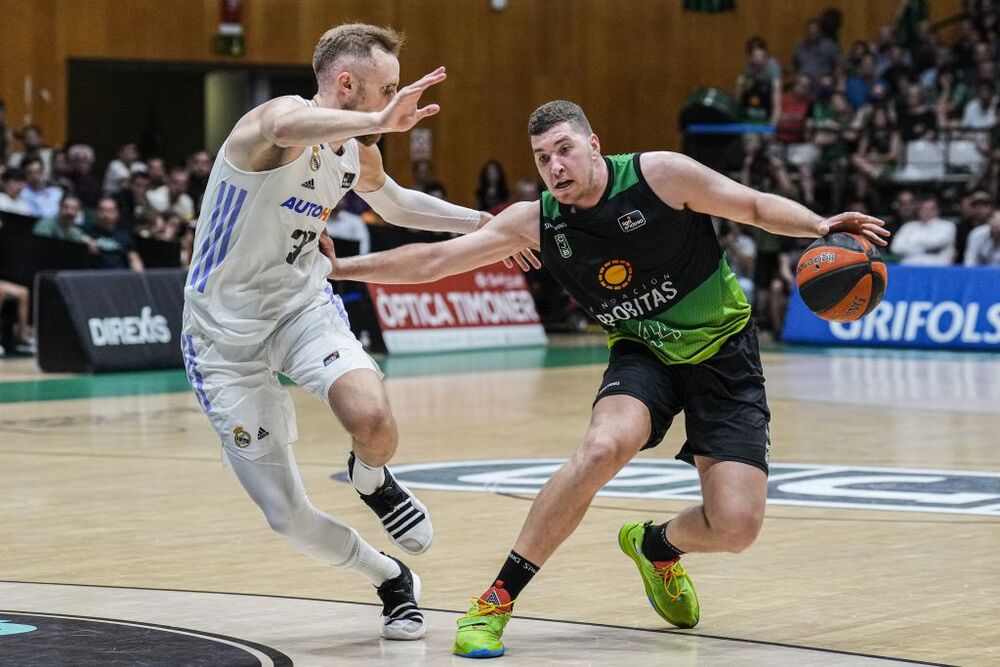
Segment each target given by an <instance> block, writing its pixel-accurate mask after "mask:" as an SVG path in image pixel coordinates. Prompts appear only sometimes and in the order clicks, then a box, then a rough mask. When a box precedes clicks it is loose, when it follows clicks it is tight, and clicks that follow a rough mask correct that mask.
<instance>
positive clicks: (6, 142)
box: [0, 100, 14, 167]
mask: <svg viewBox="0 0 1000 667" xmlns="http://www.w3.org/2000/svg"><path fill="white" fill-rule="evenodd" d="M13 146H14V133H13V132H12V131H11V129H10V127H8V126H7V105H6V104H5V103H4V101H3V100H0V167H3V165H5V164H7V160H9V159H10V151H11V150H12V149H13Z"/></svg>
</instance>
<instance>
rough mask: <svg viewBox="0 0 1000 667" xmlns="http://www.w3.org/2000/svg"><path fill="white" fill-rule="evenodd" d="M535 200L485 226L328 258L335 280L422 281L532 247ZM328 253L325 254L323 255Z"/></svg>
mask: <svg viewBox="0 0 1000 667" xmlns="http://www.w3.org/2000/svg"><path fill="white" fill-rule="evenodd" d="M538 215H539V208H538V202H519V203H517V204H513V205H511V206H510V207H508V208H506V209H504V210H503V211H502V212H501V213H500V214H499V215H498V216H497V217H495V218H493V220H491V221H490V223H489V224H488V225H486V226H485V227H482V228H480V229H478V230H476V231H475V232H472V233H471V234H468V235H466V236H460V237H458V238H454V239H450V240H448V241H442V242H440V243H413V244H410V245H405V246H402V247H400V248H393V249H392V250H386V251H384V252H376V253H372V254H368V255H359V256H356V257H347V258H343V259H341V258H338V257H332V256H331V257H330V262H331V264H332V265H333V270H332V271H331V272H330V277H331V278H334V279H336V280H358V281H364V282H380V283H402V284H411V283H427V282H433V281H435V280H438V279H440V278H444V277H445V276H450V275H454V274H456V273H462V272H464V271H471V270H472V269H475V268H477V267H480V266H486V265H487V264H492V263H494V262H497V261H500V260H501V259H504V258H506V257H509V256H510V255H512V254H513V253H515V252H517V251H519V250H521V249H522V248H526V247H531V248H537V247H538ZM328 256H329V255H328Z"/></svg>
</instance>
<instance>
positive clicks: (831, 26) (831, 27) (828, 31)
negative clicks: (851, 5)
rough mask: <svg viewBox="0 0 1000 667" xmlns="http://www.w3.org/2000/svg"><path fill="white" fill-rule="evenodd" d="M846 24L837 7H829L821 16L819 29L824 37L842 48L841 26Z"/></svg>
mask: <svg viewBox="0 0 1000 667" xmlns="http://www.w3.org/2000/svg"><path fill="white" fill-rule="evenodd" d="M843 23H844V15H843V14H841V13H840V10H839V9H837V8H836V7H827V8H826V9H824V10H823V13H822V14H820V15H819V29H820V30H821V31H822V32H823V36H824V37H826V38H827V39H830V40H833V43H834V44H837V45H838V48H839V46H840V26H841V25H843Z"/></svg>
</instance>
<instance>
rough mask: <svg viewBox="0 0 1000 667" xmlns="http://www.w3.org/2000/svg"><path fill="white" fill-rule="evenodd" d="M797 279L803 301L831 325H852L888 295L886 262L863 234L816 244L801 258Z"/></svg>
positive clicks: (836, 235) (834, 236)
mask: <svg viewBox="0 0 1000 667" xmlns="http://www.w3.org/2000/svg"><path fill="white" fill-rule="evenodd" d="M795 279H796V283H798V286H799V294H800V295H801V296H802V301H804V302H805V304H806V306H808V307H809V310H811V311H812V312H813V313H815V314H816V315H818V316H819V317H822V318H823V319H824V320H830V321H831V322H853V321H854V320H857V319H860V318H862V317H864V316H865V315H867V314H868V313H870V312H871V311H872V310H874V309H875V306H877V305H878V304H879V302H881V301H882V295H883V294H884V293H885V286H886V270H885V262H883V261H882V256H881V255H879V252H878V249H876V248H875V246H874V245H873V244H872V243H871V242H870V241H869V240H868V239H866V238H865V237H863V236H861V235H860V234H847V233H844V232H834V233H832V234H827V235H826V236H824V237H823V238H821V239H817V240H816V241H814V242H813V243H812V244H811V245H810V246H809V247H808V248H806V251H805V252H804V253H803V254H802V257H801V258H800V259H799V264H798V266H797V267H796V268H795Z"/></svg>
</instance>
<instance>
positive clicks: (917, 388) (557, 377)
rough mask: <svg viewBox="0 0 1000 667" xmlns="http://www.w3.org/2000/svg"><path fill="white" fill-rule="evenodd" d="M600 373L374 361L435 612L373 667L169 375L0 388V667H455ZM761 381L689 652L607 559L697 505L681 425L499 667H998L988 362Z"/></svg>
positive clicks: (518, 621) (601, 512)
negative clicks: (747, 449)
mask: <svg viewBox="0 0 1000 667" xmlns="http://www.w3.org/2000/svg"><path fill="white" fill-rule="evenodd" d="M604 359H606V351H605V350H603V349H602V348H600V347H599V346H595V347H586V346H585V347H572V348H570V347H550V348H540V349H524V350H514V351H507V352H481V353H467V354H459V355H438V356H418V357H411V358H391V359H388V360H386V362H385V363H384V367H385V370H386V371H387V375H388V377H389V380H388V383H389V385H388V386H389V392H390V395H391V399H392V402H393V407H394V411H395V414H396V418H397V420H398V422H399V428H400V434H401V443H400V449H399V453H398V455H397V458H396V461H395V463H396V464H397V465H398V466H399V469H400V470H401V471H403V472H401V473H400V476H401V479H404V480H408V483H410V484H411V486H413V487H415V488H416V489H418V490H417V493H418V494H419V495H420V497H421V498H422V499H423V500H424V502H425V503H426V504H427V505H428V507H429V508H430V510H431V513H432V516H433V519H434V524H435V533H436V538H435V544H434V547H433V548H432V549H431V550H430V551H429V552H428V553H427V554H425V555H423V556H419V557H410V558H408V559H407V562H408V563H409V564H410V565H411V566H412V567H413V569H414V570H415V571H417V572H418V573H419V574H420V576H421V577H422V579H423V590H424V592H423V598H422V605H423V606H425V608H427V609H429V610H432V611H429V612H428V618H429V629H428V633H427V638H426V640H425V641H422V642H411V643H396V642H387V641H383V640H379V639H378V637H377V619H378V614H379V609H380V607H377V606H375V604H374V603H375V602H377V598H376V596H375V595H374V592H373V591H372V590H371V588H370V587H369V586H368V585H367V584H365V583H364V582H363V580H362V579H361V577H358V576H357V575H354V574H352V573H346V572H342V571H338V570H335V569H333V568H330V567H328V566H325V565H323V564H320V563H318V562H315V561H312V560H310V559H309V558H308V557H306V556H303V555H301V554H300V553H298V552H297V551H295V550H294V549H293V548H292V547H290V546H289V545H287V544H286V543H285V542H284V541H283V540H281V539H280V538H279V537H278V536H276V535H274V534H272V533H271V532H270V531H269V530H268V529H267V526H266V524H265V522H264V520H263V518H262V516H261V515H260V513H259V512H258V510H257V509H256V507H255V506H254V505H253V504H252V503H251V501H250V500H249V498H248V497H247V496H246V495H245V494H244V492H243V490H242V489H241V488H240V486H239V485H238V483H237V482H236V480H235V478H234V477H233V476H232V473H231V472H230V471H229V470H227V469H225V468H223V467H222V465H221V462H220V456H219V446H218V443H217V441H216V439H215V436H214V435H213V433H212V431H211V430H210V428H209V425H208V423H207V420H206V419H205V418H204V416H203V414H202V413H201V410H200V409H199V407H198V405H197V403H196V401H195V398H194V396H193V394H191V393H190V392H188V391H187V390H186V383H185V379H184V374H183V371H165V372H156V373H142V374H130V375H109V376H96V377H80V378H74V377H54V378H53V377H49V376H44V377H43V376H40V375H38V374H37V373H36V372H35V371H34V370H33V368H31V366H30V365H28V364H26V363H24V362H11V361H0V434H2V435H0V438H2V444H0V471H2V479H3V489H4V493H3V505H4V511H3V519H2V520H0V563H3V574H2V575H0V579H3V580H4V581H3V582H0V665H15V664H16V665H62V664H66V665H84V664H107V660H103V661H102V660H101V659H98V658H94V657H88V656H94V655H98V653H95V651H97V650H98V649H99V648H100V647H101V646H102V641H104V640H103V639H102V638H104V637H110V638H111V639H110V640H109V641H112V642H118V643H119V646H118V648H119V650H120V651H124V652H123V653H121V655H123V656H128V655H139V654H140V653H142V651H146V653H145V654H143V655H147V656H148V655H149V652H151V651H152V652H153V653H156V652H159V654H158V656H157V658H156V659H157V660H159V661H160V662H149V663H143V664H163V665H176V664H290V662H289V661H291V662H294V664H295V665H329V664H338V665H340V664H343V665H348V664H365V665H381V664H385V665H411V664H413V665H439V664H452V663H457V664H464V663H462V659H460V658H456V657H453V656H451V654H450V646H451V640H452V636H453V634H452V633H453V628H454V619H455V618H456V617H457V615H458V614H460V613H461V612H462V611H464V609H465V608H466V607H467V604H468V598H469V597H470V596H473V595H477V594H478V593H480V592H481V590H482V589H483V588H484V587H485V586H486V585H487V584H488V583H489V581H490V578H491V577H493V576H494V575H495V573H496V571H497V569H498V567H499V565H500V563H501V561H502V559H503V557H504V556H505V555H506V553H507V551H508V550H509V549H510V546H511V544H512V543H513V540H514V538H515V537H516V535H517V531H518V529H519V527H520V525H521V522H522V520H523V518H524V516H525V513H526V512H527V510H528V507H529V502H530V499H531V496H532V494H533V492H534V491H533V490H534V489H535V488H537V486H538V485H539V484H540V483H541V482H543V481H544V477H545V476H546V475H547V474H548V473H547V472H546V471H547V470H551V467H552V466H555V465H558V459H561V458H564V457H566V456H567V455H568V454H569V453H570V452H571V451H572V450H573V448H574V447H575V446H576V445H577V444H578V443H579V441H580V439H581V438H582V436H583V433H584V430H585V428H586V425H587V418H588V414H589V406H590V403H591V401H592V398H593V395H594V393H595V391H596V389H597V388H598V384H599V382H600V378H601V373H602V370H603V366H602V365H601V364H602V363H603V361H604ZM764 364H765V372H766V375H767V377H768V385H767V386H768V393H769V399H770V404H771V408H772V411H773V421H772V438H773V449H772V452H771V461H772V481H771V498H772V500H773V501H774V503H773V504H772V505H771V506H770V507H769V510H768V517H767V520H766V523H765V527H764V530H763V532H762V534H761V537H760V539H759V540H758V542H757V543H756V544H755V545H754V546H753V547H752V548H751V549H750V550H749V551H747V552H745V553H743V554H741V555H738V556H734V555H691V556H688V557H686V558H685V564H686V566H687V568H688V570H689V572H690V573H691V575H692V578H693V580H694V582H695V585H696V586H697V588H698V592H699V596H700V598H701V604H702V621H701V624H700V625H699V626H698V627H697V628H696V629H694V630H689V631H679V630H674V629H669V628H667V627H665V626H664V624H663V623H662V622H661V621H660V619H659V618H658V617H657V616H656V615H655V614H654V613H653V612H652V610H651V609H650V608H649V605H648V603H647V602H646V600H645V597H644V594H643V592H642V588H641V584H640V581H639V578H638V576H637V574H636V572H635V571H634V567H633V565H632V563H631V562H630V561H629V560H628V559H627V558H626V557H624V556H623V555H622V554H621V553H620V552H619V551H618V547H617V543H616V535H617V530H618V527H619V526H620V525H621V524H622V523H623V522H625V521H629V520H635V519H646V518H655V519H657V520H663V519H664V518H665V517H668V516H669V515H670V514H672V513H675V512H677V511H679V510H680V509H682V508H683V507H685V506H686V505H687V504H689V503H690V502H691V501H690V500H689V498H693V497H695V491H694V490H693V488H692V485H691V483H690V481H691V479H693V478H692V476H691V473H690V471H689V470H687V469H685V468H684V467H683V466H680V465H676V464H674V463H672V462H671V461H672V457H673V455H674V453H675V452H676V451H677V449H678V448H679V446H680V443H681V442H683V420H678V421H677V423H675V427H674V430H673V431H672V432H671V433H670V435H669V436H668V438H667V440H666V441H665V442H664V443H663V444H661V445H660V446H659V447H658V448H656V449H654V450H652V451H649V452H646V453H644V454H643V455H642V457H640V459H639V462H638V463H636V464H635V465H634V466H631V467H630V468H628V469H627V470H626V471H625V473H624V474H623V475H622V476H620V477H619V478H618V479H616V480H615V481H614V482H613V483H612V484H611V485H609V486H608V487H607V490H608V491H609V495H602V496H599V497H598V498H597V499H596V500H595V502H594V505H593V507H592V508H591V511H590V512H589V514H588V516H587V517H586V519H585V520H584V522H583V524H582V525H581V527H580V529H579V530H578V531H577V532H576V533H575V534H574V535H573V537H571V538H570V540H569V541H568V542H567V543H566V544H565V545H564V546H563V547H562V548H561V549H560V550H559V551H558V552H557V553H556V555H555V556H554V557H553V558H552V559H551V560H550V561H549V562H548V563H547V564H546V565H545V567H544V568H543V569H542V571H541V572H540V574H539V575H538V576H537V577H536V578H535V580H534V581H533V582H532V584H531V585H530V586H529V588H528V589H526V591H525V592H524V594H523V595H522V596H521V599H520V601H519V602H518V604H517V609H516V614H515V617H514V620H512V622H511V623H510V625H509V626H508V629H507V632H506V634H505V640H506V641H507V645H508V655H507V656H505V657H504V658H501V660H502V661H503V662H502V663H501V664H525V665H529V664H530V665H536V664H556V663H561V664H595V665H603V664H637V665H644V664H672V665H717V664H738V665H854V664H868V663H871V664H877V663H886V662H887V661H897V662H925V663H935V664H961V665H989V664H998V663H1000V622H998V620H997V619H998V618H1000V616H998V605H997V600H998V599H1000V559H998V558H997V552H998V550H1000V435H998V434H1000V408H998V406H1000V359H998V358H997V357H996V356H990V355H974V354H964V355H958V354H941V353H933V354H932V353H912V352H908V353H902V352H889V351H880V352H877V353H875V352H866V351H853V352H849V351H837V352H831V351H824V350H818V349H812V350H810V349H801V348H800V349H787V348H786V349H784V350H780V351H779V350H772V351H769V352H766V353H765V355H764ZM290 390H291V391H292V394H293V396H294V398H295V404H296V410H297V412H298V418H299V432H300V440H299V442H298V443H297V444H296V445H295V449H296V454H297V457H298V461H299V464H300V467H301V470H302V476H303V478H304V480H305V482H306V485H307V487H308V490H309V492H310V496H311V498H312V500H313V501H314V503H315V504H316V505H318V506H319V507H320V508H322V509H324V510H326V511H328V512H329V513H331V514H333V515H335V516H337V517H339V518H341V519H344V520H345V521H347V522H348V523H350V524H351V525H353V526H355V527H356V528H358V529H359V531H360V532H361V533H362V534H363V535H364V536H365V537H366V538H367V539H369V541H371V542H372V543H373V544H375V545H376V546H377V547H379V548H382V549H387V550H388V549H389V545H388V543H387V541H386V540H385V539H384V537H383V535H382V533H381V531H380V530H379V527H378V524H377V522H376V520H375V517H374V516H373V515H371V514H370V513H369V511H368V509H367V508H366V507H364V505H363V504H362V503H361V502H360V501H359V500H358V499H357V497H356V495H355V492H354V490H353V489H352V487H351V486H350V485H349V484H348V483H345V482H344V481H342V480H341V479H338V478H337V475H338V473H343V471H344V469H345V464H346V458H347V452H348V448H349V441H348V438H347V437H346V435H345V433H344V431H343V430H342V429H341V428H340V426H339V425H338V424H337V422H336V421H335V420H334V418H333V416H332V415H331V414H330V412H329V410H328V409H326V408H325V407H324V406H323V405H322V404H321V403H319V402H318V401H316V400H315V399H314V398H312V397H311V396H309V395H308V394H306V393H305V392H303V391H301V390H299V389H297V388H290ZM553 460H555V461H553ZM409 464H412V465H409ZM417 464H421V465H417ZM427 464H433V465H427ZM444 464H450V465H444ZM390 552H391V551H390ZM391 553H394V552H391ZM26 628H32V630H27V629H26ZM95 628H96V630H95ZM182 640H183V641H182ZM209 645H211V646H214V648H205V647H206V646H209ZM64 646H65V647H68V648H65V649H62V648H58V647H64ZM158 646H162V647H164V648H162V649H158V648H157V647H158ZM174 646H183V647H184V648H177V649H174V648H170V647H174ZM57 648H58V650H57ZM175 650H176V651H181V652H180V653H175V652H173V651H175ZM66 651H69V653H68V654H67V653H66ZM129 651H136V652H137V653H129ZM184 651H187V653H184ZM212 651H222V653H212ZM226 651H229V653H226ZM237 655H238V656H242V657H240V658H239V659H236V658H232V659H230V657H227V656H237ZM181 656H184V657H181ZM212 656H215V657H214V658H213V657H212ZM220 656H221V657H220Z"/></svg>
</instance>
